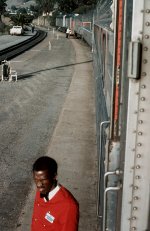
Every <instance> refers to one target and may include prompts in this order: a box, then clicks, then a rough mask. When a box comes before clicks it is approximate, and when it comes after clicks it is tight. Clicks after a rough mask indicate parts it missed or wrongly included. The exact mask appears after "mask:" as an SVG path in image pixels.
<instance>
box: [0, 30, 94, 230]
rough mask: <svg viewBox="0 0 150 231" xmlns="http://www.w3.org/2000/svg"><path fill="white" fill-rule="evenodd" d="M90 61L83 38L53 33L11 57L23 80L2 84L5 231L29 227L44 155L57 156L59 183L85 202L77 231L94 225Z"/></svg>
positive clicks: (1, 218)
mask: <svg viewBox="0 0 150 231" xmlns="http://www.w3.org/2000/svg"><path fill="white" fill-rule="evenodd" d="M91 61H92V58H91V53H90V49H89V47H88V46H87V45H85V44H84V43H83V42H82V41H79V40H71V39H70V40H68V39H66V38H65V36H64V35H63V34H59V35H57V36H56V34H55V35H54V34H53V33H52V32H49V34H48V37H47V38H46V39H45V40H44V41H43V42H42V43H40V44H39V45H37V46H36V47H34V48H32V49H31V50H28V51H27V52H25V53H24V54H22V55H20V56H18V57H16V58H15V59H13V60H11V62H10V63H11V66H12V68H13V69H15V70H17V72H18V81H17V82H10V83H9V82H8V81H3V82H0V108H1V110H0V153H1V154H0V176H1V179H0V204H1V208H0V230H2V231H13V230H20V231H27V230H30V220H31V214H32V211H31V210H32V204H33V198H34V193H35V191H34V189H33V181H32V173H31V169H32V164H33V162H34V161H35V159H36V158H38V157H39V156H41V155H45V154H48V155H50V156H52V157H54V158H55V159H56V160H57V161H58V164H59V166H60V173H59V175H60V178H59V181H60V182H61V183H62V184H64V185H65V186H67V188H69V189H70V190H71V191H72V193H73V194H74V195H75V197H76V198H77V199H78V200H79V202H80V205H81V206H80V209H81V219H80V228H79V230H80V231H85V230H86V231H94V230H97V223H96V222H97V221H96V172H97V171H96V144H95V126H94V123H95V117H94V115H95V112H94V81H93V80H92V68H91ZM88 68H90V69H88ZM87 82H88V84H87ZM84 94H85V95H84ZM85 96H86V97H85ZM77 112H78V113H77ZM70 125H71V126H70ZM79 144H80V145H79ZM68 145H69V146H68ZM68 154H69V155H70V156H68ZM82 154H83V155H82ZM90 210H91V211H90Z"/></svg>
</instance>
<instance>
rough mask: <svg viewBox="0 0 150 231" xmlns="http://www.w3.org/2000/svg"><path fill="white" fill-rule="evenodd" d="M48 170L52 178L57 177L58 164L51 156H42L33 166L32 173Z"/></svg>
mask: <svg viewBox="0 0 150 231" xmlns="http://www.w3.org/2000/svg"><path fill="white" fill-rule="evenodd" d="M45 170H48V173H49V175H50V176H51V177H54V176H56V175H57V162H56V161H55V160H54V159H53V158H51V157H49V156H41V157H40V158H38V159H37V160H36V161H35V163H34V164H33V168H32V171H33V172H34V171H45Z"/></svg>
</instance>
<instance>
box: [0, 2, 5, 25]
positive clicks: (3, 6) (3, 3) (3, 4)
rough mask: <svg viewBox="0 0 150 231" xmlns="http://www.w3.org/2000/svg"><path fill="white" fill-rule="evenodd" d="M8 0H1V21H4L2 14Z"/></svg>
mask: <svg viewBox="0 0 150 231" xmlns="http://www.w3.org/2000/svg"><path fill="white" fill-rule="evenodd" d="M6 6H7V4H6V0H0V22H2V15H3V14H4V13H5V8H6Z"/></svg>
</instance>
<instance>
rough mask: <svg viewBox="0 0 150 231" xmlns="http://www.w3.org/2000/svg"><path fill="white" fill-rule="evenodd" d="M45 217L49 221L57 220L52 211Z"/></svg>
mask: <svg viewBox="0 0 150 231" xmlns="http://www.w3.org/2000/svg"><path fill="white" fill-rule="evenodd" d="M45 219H46V220H47V221H49V222H50V223H53V222H54V220H55V217H53V216H52V215H51V214H50V212H47V213H46V215H45Z"/></svg>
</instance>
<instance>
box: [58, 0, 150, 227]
mask: <svg viewBox="0 0 150 231" xmlns="http://www.w3.org/2000/svg"><path fill="white" fill-rule="evenodd" d="M63 17H64V16H63ZM63 20H64V18H63ZM63 22H64V24H63V26H69V27H71V26H73V30H74V33H75V35H76V36H81V37H82V38H84V39H85V41H87V42H88V44H89V45H90V46H91V47H92V51H93V66H94V76H95V84H96V127H97V154H98V166H99V170H98V190H97V191H98V193H97V195H98V196H97V217H98V219H99V224H100V225H99V226H100V227H99V230H101V231H131V230H137V231H149V230H150V173H149V169H150V153H149V152H150V120H149V116H150V91H149V87H150V65H149V63H150V52H149V51H150V1H149V0H100V1H99V2H98V4H97V8H96V10H95V11H94V12H93V13H92V16H91V19H90V20H86V19H85V17H83V16H73V17H71V18H70V21H69V23H70V24H69V25H68V24H65V23H66V21H65V20H64V21H63ZM67 22H68V21H67ZM84 22H88V23H85V24H84ZM58 26H60V25H58ZM86 26H87V27H86Z"/></svg>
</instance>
